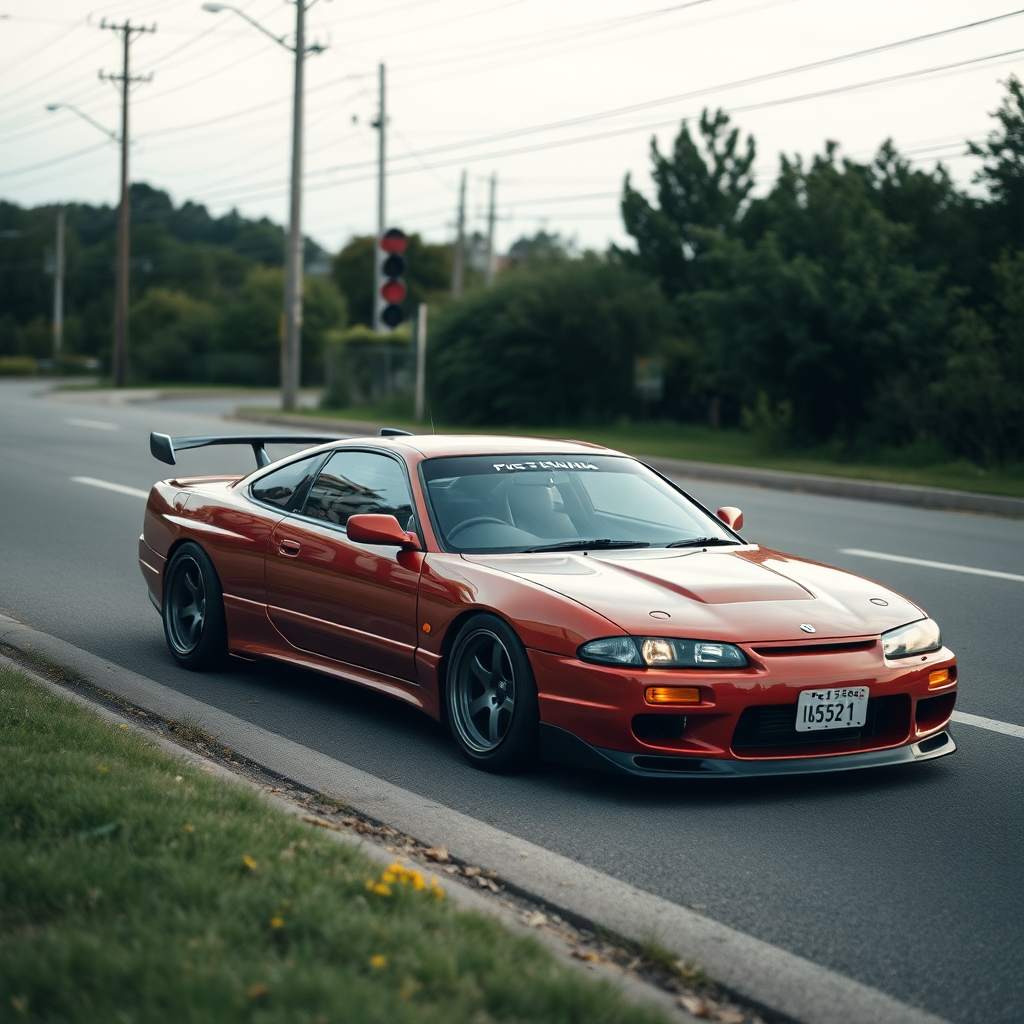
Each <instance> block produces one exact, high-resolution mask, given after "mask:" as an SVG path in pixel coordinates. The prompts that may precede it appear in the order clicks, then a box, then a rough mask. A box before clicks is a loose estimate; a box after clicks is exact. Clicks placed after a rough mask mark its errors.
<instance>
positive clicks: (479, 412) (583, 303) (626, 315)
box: [427, 254, 673, 426]
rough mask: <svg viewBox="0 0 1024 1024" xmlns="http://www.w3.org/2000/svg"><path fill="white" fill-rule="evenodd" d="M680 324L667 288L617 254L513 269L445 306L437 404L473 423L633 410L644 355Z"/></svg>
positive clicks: (443, 412) (435, 357) (433, 376)
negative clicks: (637, 372)
mask: <svg viewBox="0 0 1024 1024" xmlns="http://www.w3.org/2000/svg"><path fill="white" fill-rule="evenodd" d="M672 323H673V314H672V307H671V305H670V304H669V302H668V300H667V299H665V297H664V296H663V294H662V293H661V291H660V290H659V289H658V287H657V285H656V284H655V283H654V282H653V281H651V280H650V279H648V278H646V277H644V276H642V275H640V274H638V273H636V272H634V271H631V270H628V269H626V268H625V267H624V266H623V265H622V264H621V262H619V261H618V259H616V258H615V257H607V258H601V257H598V256H595V255H592V254H588V255H587V256H585V257H583V258H582V259H579V260H566V261H565V262H560V263H547V264H543V265H540V266H535V267H525V268H523V269H520V270H515V271H512V272H510V273H507V274H505V275H503V276H502V277H500V278H499V279H498V281H497V283H496V284H495V285H494V286H493V287H491V288H489V289H486V290H479V291H474V292H471V293H470V294H469V295H468V296H466V298H464V299H462V300H461V301H459V302H456V303H452V304H450V305H449V306H448V307H447V308H446V309H445V311H444V313H443V315H442V317H441V319H440V322H439V324H438V326H437V328H436V329H435V330H434V331H433V332H432V334H431V336H430V340H429V344H428V354H427V360H428V362H427V382H428V385H429V388H430V396H431V405H432V411H433V413H434V414H435V415H436V416H437V417H438V418H439V419H444V420H446V421H447V422H449V423H462V424H466V425H468V426H479V425H486V424H510V425H512V424H515V425H524V426H526V425H538V424H559V423H570V422H579V421H591V422H607V421H608V420H609V419H611V418H614V417H617V416H621V415H629V414H631V413H632V412H633V411H634V410H636V409H637V408H639V399H638V397H637V395H636V393H635V390H634V387H633V376H634V363H635V359H636V357H637V356H642V355H655V354H658V353H660V352H661V351H662V350H663V349H664V348H665V347H666V345H667V344H668V343H669V338H668V336H669V334H670V332H671V327H672Z"/></svg>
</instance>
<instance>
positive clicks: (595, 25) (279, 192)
mask: <svg viewBox="0 0 1024 1024" xmlns="http://www.w3.org/2000/svg"><path fill="white" fill-rule="evenodd" d="M236 5H237V6H238V7H239V8H240V9H243V10H244V11H245V12H246V13H247V14H248V15H250V16H251V17H252V18H254V19H256V20H258V21H259V22H261V23H262V24H264V25H265V26H266V27H267V28H268V29H269V30H270V31H271V32H272V33H273V34H275V35H284V34H287V33H290V32H292V31H293V30H294V20H295V8H294V6H293V5H292V4H289V3H285V2H284V0H237V4H236ZM1015 10H1017V8H1016V7H1015V5H1014V4H1012V3H1010V2H1008V0H970V2H969V3H968V2H964V0H857V2H853V0H696V2H694V0H690V2H684V3H673V2H672V0H318V2H316V3H315V4H314V6H313V7H312V9H311V10H310V12H309V15H308V18H307V20H308V24H309V29H308V37H309V38H308V41H309V42H311V43H312V42H320V43H323V44H326V46H327V49H326V51H325V52H323V53H321V54H319V55H315V56H311V57H309V58H308V59H307V64H306V67H307V79H306V81H307V106H306V148H305V151H306V177H305V181H306V201H305V216H304V225H305V230H306V233H307V234H310V235H312V236H313V237H314V238H316V239H317V240H318V241H319V242H321V243H322V244H324V245H325V246H327V247H328V248H330V249H336V248H338V247H339V246H341V245H343V244H344V242H345V241H346V240H347V239H348V238H349V237H351V236H352V235H354V234H365V233H370V232H372V231H373V230H374V229H375V223H376V178H375V165H374V161H375V158H376V135H377V133H376V132H375V131H374V130H373V129H372V127H371V125H370V123H371V121H372V120H373V118H374V116H375V113H376V105H377V67H378V64H380V63H381V62H383V63H384V64H385V65H386V66H387V80H388V107H389V117H390V121H389V126H388V151H389V179H388V181H389V183H388V221H389V222H390V223H391V224H393V225H395V226H399V227H401V228H404V229H405V230H406V231H410V232H412V231H419V232H421V233H422V234H423V235H424V236H425V237H427V238H428V239H430V240H435V241H441V240H444V239H448V238H451V237H452V235H453V231H454V220H455V205H456V201H457V193H458V182H459V175H460V173H461V171H462V170H463V168H465V170H466V171H467V174H468V202H467V213H468V226H469V228H470V229H473V228H479V229H483V227H484V225H485V219H486V205H487V179H488V177H489V176H490V175H491V173H492V172H495V173H496V174H497V176H498V190H497V195H498V217H499V224H498V242H499V247H500V248H505V247H507V246H508V244H509V243H511V242H512V241H513V240H514V239H515V238H517V237H519V236H520V235H522V234H526V233H531V234H532V233H533V232H534V231H536V230H538V229H540V228H545V229H547V230H550V231H559V232H562V233H563V234H564V235H569V236H574V237H575V238H576V240H577V242H578V244H579V245H581V246H584V247H594V248H604V247H605V246H606V245H607V244H608V243H609V242H610V241H615V242H618V243H620V244H624V243H625V242H627V241H628V239H627V238H626V237H625V236H624V234H623V231H622V225H621V220H620V217H619V212H618V195H619V193H620V191H621V188H622V180H623V177H624V175H625V174H626V173H627V172H632V173H633V180H634V183H635V184H637V185H639V186H640V187H642V188H644V189H645V190H646V189H647V186H648V183H649V175H648V168H649V156H648V153H649V142H650V138H651V136H652V135H657V137H658V138H659V140H661V142H662V145H663V147H667V146H668V145H669V144H670V142H671V140H672V138H674V136H675V133H676V131H677V129H678V124H679V121H680V120H681V119H682V118H693V117H696V116H699V114H700V111H701V108H702V107H704V106H705V105H706V106H710V107H718V106H721V107H724V108H725V109H726V110H728V111H731V112H733V118H734V121H735V123H736V124H738V125H739V126H740V127H741V128H742V130H743V132H744V133H747V132H750V133H752V134H753V135H754V137H755V139H756V142H757V150H758V159H757V163H756V167H757V171H758V183H759V187H760V188H762V189H763V188H766V187H768V186H769V185H770V184H771V181H772V179H773V178H774V175H775V172H776V170H777V167H778V156H779V153H780V152H785V153H789V154H793V153H800V154H803V155H804V156H805V157H809V156H810V155H812V154H814V153H816V152H820V151H821V150H822V147H823V145H824V143H825V141H826V140H827V139H834V140H836V141H838V142H839V143H840V144H841V147H842V152H843V153H845V154H846V155H849V156H852V157H854V158H856V159H867V158H869V157H870V156H871V154H872V153H873V152H874V151H875V150H876V149H877V147H878V146H879V144H880V143H881V142H882V141H883V140H884V139H886V138H887V137H892V138H893V139H894V140H895V143H896V145H897V147H898V148H899V149H900V150H901V151H903V152H904V153H906V154H908V155H910V156H911V157H912V158H913V159H914V160H916V161H919V162H920V165H921V166H934V164H935V161H936V160H937V159H942V160H943V161H944V162H945V163H946V165H947V166H948V167H949V169H950V172H951V173H952V174H953V175H954V176H955V177H956V178H957V179H958V180H960V181H962V182H964V183H969V182H970V179H971V176H972V174H973V172H974V171H975V170H976V167H977V164H976V161H974V160H973V159H972V158H969V157H966V156H965V155H964V149H965V147H964V139H966V138H974V139H982V138H983V137H984V136H985V135H986V133H987V132H988V131H990V130H991V127H992V121H991V118H990V117H989V116H988V115H989V113H990V112H991V111H992V110H994V109H995V108H996V107H997V106H998V105H999V101H1000V98H1001V96H1002V94H1003V91H1004V90H1003V87H1002V85H1001V84H1000V83H1001V81H1004V80H1005V79H1006V78H1007V77H1008V75H1009V74H1010V73H1011V72H1016V73H1017V74H1018V75H1022V74H1024V52H1017V53H1012V52H1011V51H1015V50H1016V51H1022V50H1024V13H1022V14H1020V15H1017V16H1013V17H1009V18H1004V19H1002V20H999V21H994V22H990V23H989V24H981V25H978V26H976V27H973V28H968V29H964V30H962V31H957V32H952V33H948V34H943V35H939V36H937V37H935V38H931V39H924V40H920V41H916V42H908V43H907V44H906V45H902V46H897V47H891V48H888V49H884V50H882V51H881V52H876V53H871V54H867V55H862V56H854V57H851V58H850V59H847V60H840V61H835V60H833V59H834V58H837V57H843V56H845V55H848V54H854V53H857V52H858V51H862V50H868V49H871V48H875V47H885V46H887V45H888V44H892V43H898V42H900V41H903V40H910V39H913V38H914V37H917V36H922V35H926V34H929V33H939V32H943V30H947V29H952V28H956V27H958V26H961V25H964V24H966V23H970V22H978V21H984V20H986V19H992V18H998V17H999V16H1000V15H1007V14H1011V13H1012V12H1013V11H1015ZM126 16H128V17H130V18H131V19H132V20H133V22H139V23H142V24H152V23H155V24H156V27H157V31H156V32H155V33H154V34H152V35H148V34H147V35H143V36H140V37H136V39H135V41H134V43H133V45H132V61H133V67H132V71H133V72H134V73H139V74H148V73H150V72H152V73H153V79H152V81H151V82H149V83H146V84H141V85H138V86H137V87H135V89H134V91H133V96H132V124H131V128H130V135H131V137H132V139H133V146H132V151H131V165H132V170H131V174H132V179H133V180H135V181H145V182H148V183H149V184H151V185H153V186H155V187H158V188H162V189H166V190H167V191H168V192H170V194H171V196H172V197H173V199H174V200H175V202H181V201H183V200H185V199H192V200H195V201H198V202H203V203H205V204H206V205H207V206H208V207H209V208H210V210H211V211H212V212H214V213H215V214H220V213H222V212H225V211H227V210H229V209H231V208H232V207H237V208H238V209H239V210H240V211H242V212H243V213H245V214H246V215H248V216H262V215H266V216H268V217H271V218H272V219H274V220H276V221H278V222H282V223H283V222H284V221H285V219H286V216H287V190H288V168H289V152H290V118H291V102H292V74H293V70H292V69H293V58H292V56H291V54H290V53H288V52H287V51H286V50H284V49H282V48H281V47H280V46H278V45H277V44H276V43H275V42H274V41H273V40H272V39H270V38H268V37H267V36H265V35H262V34H261V33H260V32H259V31H257V30H256V29H255V28H253V27H251V26H250V25H249V24H247V23H246V22H244V21H243V20H242V19H241V18H240V17H238V16H237V15H236V14H232V13H230V12H223V13H220V14H211V13H208V12H206V11H203V10H202V9H201V3H200V0H132V2H124V0H111V2H110V3H109V4H106V5H104V4H103V3H102V0H89V2H88V3H82V2H78V0H45V2H41V0H0V198H3V199H7V200H10V201H12V202H16V203H20V204H23V205H36V204H40V203H50V202H62V201H85V202H92V203H103V202H106V203H111V204H113V203H116V201H117V190H118V174H119V163H118V152H117V147H116V145H115V144H114V143H113V142H110V141H107V140H104V137H103V135H102V134H101V133H100V132H99V131H98V130H97V129H96V128H94V127H92V126H91V125H90V124H88V123H86V122H85V121H83V120H81V119H80V118H79V117H77V116H76V115H75V114H73V113H71V112H69V111H67V110H60V111H57V112H54V113H49V112H47V111H46V109H45V107H46V105H47V104H48V103H56V102H62V103H69V104H73V105H75V106H76V107H78V108H79V109H80V110H81V111H82V112H83V113H85V114H87V115H89V116H90V117H92V118H94V119H95V120H96V121H98V122H100V123H101V124H103V125H105V126H107V127H109V128H111V129H114V128H117V127H118V125H119V116H120V115H119V97H118V94H117V92H116V91H115V88H114V86H112V85H111V84H109V83H104V82H101V81H99V80H98V76H97V72H98V71H99V70H101V69H104V70H106V71H115V72H119V71H120V61H121V52H120V46H119V38H118V37H117V36H115V35H114V33H112V32H110V31H105V30H103V29H101V28H100V22H101V20H102V19H103V18H104V17H105V18H107V19H108V20H109V19H115V20H123V19H124V18H125V17H126ZM818 61H830V63H828V64H827V65H825V66H823V67H818V68H811V69H804V70H794V71H793V72H792V73H789V74H781V75H773V73H776V72H785V71H787V70H788V69H799V68H800V67H801V66H803V65H807V64H812V63H815V62H818ZM952 65H958V66H955V67H954V66H952ZM759 76H772V77H767V78H765V79H763V80H761V81H758V82H753V83H748V84H734V83H740V82H742V81H743V80H747V79H751V78H757V77H759ZM884 79H890V81H879V80H884ZM868 83H875V84H868ZM851 86H858V87H857V88H850V87H851ZM836 90H839V91H836ZM815 94H819V95H815ZM630 108H632V109H630Z"/></svg>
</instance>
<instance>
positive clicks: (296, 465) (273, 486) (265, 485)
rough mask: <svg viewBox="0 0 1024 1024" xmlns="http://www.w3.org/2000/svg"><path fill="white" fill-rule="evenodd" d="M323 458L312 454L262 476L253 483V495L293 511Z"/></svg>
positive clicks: (270, 503)
mask: <svg viewBox="0 0 1024 1024" xmlns="http://www.w3.org/2000/svg"><path fill="white" fill-rule="evenodd" d="M321 458H322V456H321V455H310V456H309V457H308V458H305V459H299V460H298V461H296V462H289V463H288V465H287V466H282V467H281V468H280V469H276V470H272V471H271V472H270V473H267V474H266V476H261V477H260V478H259V480H257V481H256V482H255V483H254V484H253V485H252V488H251V493H252V496H253V497H254V498H255V499H256V500H257V501H263V502H266V503H267V504H268V505H276V506H277V507H278V508H280V509H283V510H284V511H286V512H291V511H293V510H294V509H295V507H296V505H297V504H298V503H299V502H301V501H302V499H303V498H304V497H305V493H306V489H307V487H308V485H309V482H310V480H311V479H312V477H313V473H314V472H315V471H316V467H317V465H318V464H319V463H320V460H321Z"/></svg>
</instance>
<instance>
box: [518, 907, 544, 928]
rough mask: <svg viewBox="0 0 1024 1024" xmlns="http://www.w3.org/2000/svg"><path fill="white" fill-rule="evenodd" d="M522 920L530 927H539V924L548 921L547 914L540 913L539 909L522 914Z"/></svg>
mask: <svg viewBox="0 0 1024 1024" xmlns="http://www.w3.org/2000/svg"><path fill="white" fill-rule="evenodd" d="M522 922H523V924H525V925H529V927H531V928H539V927H540V926H541V925H543V924H547V923H548V918H547V914H542V913H541V912H540V911H539V910H532V911H529V912H528V913H525V914H523V916H522Z"/></svg>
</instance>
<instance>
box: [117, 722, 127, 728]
mask: <svg viewBox="0 0 1024 1024" xmlns="http://www.w3.org/2000/svg"><path fill="white" fill-rule="evenodd" d="M118 728H119V729H127V728H128V726H127V725H125V724H124V722H122V723H121V724H120V725H119V726H118Z"/></svg>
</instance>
